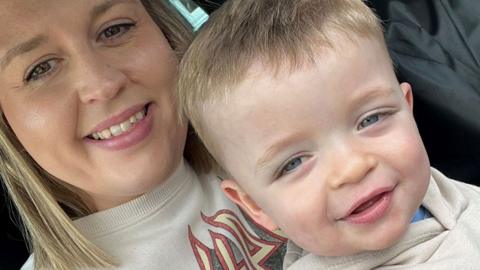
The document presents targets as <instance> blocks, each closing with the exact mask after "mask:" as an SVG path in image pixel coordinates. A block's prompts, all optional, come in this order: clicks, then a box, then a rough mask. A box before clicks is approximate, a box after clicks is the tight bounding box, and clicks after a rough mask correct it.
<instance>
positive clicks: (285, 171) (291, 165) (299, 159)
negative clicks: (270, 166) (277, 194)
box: [280, 157, 305, 176]
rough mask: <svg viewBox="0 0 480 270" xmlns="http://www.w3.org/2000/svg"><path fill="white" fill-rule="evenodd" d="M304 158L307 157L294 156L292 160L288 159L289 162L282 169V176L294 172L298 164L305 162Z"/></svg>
mask: <svg viewBox="0 0 480 270" xmlns="http://www.w3.org/2000/svg"><path fill="white" fill-rule="evenodd" d="M304 158H305V157H295V158H292V159H291V160H290V161H288V163H287V164H285V165H284V166H283V167H282V169H281V171H280V176H282V175H285V174H289V173H291V172H293V171H294V170H295V169H297V168H298V166H300V165H301V164H302V163H303V160H304Z"/></svg>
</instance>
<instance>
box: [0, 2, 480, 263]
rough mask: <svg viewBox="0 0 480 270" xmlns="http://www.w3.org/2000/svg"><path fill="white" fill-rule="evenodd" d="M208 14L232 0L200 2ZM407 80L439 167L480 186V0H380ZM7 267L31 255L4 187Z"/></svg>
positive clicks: (2, 246)
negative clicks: (411, 88) (226, 1)
mask: <svg viewBox="0 0 480 270" xmlns="http://www.w3.org/2000/svg"><path fill="white" fill-rule="evenodd" d="M195 2H197V4H198V5H200V6H201V7H203V8H204V9H205V11H206V12H207V13H211V12H213V11H214V10H215V9H216V8H218V7H219V6H220V5H221V3H223V2H224V0H196V1H195ZM369 5H370V6H371V7H372V8H373V9H374V10H375V11H376V12H377V14H378V15H379V16H380V17H381V18H382V20H383V21H384V26H385V37H386V41H387V44H388V46H389V50H390V54H391V56H392V59H393V62H394V64H395V67H396V71H397V75H398V78H399V81H407V82H409V83H410V84H411V85H412V87H413V93H414V103H415V105H414V115H415V118H416V120H417V124H418V127H419V130H420V133H421V135H422V137H423V140H424V143H425V146H426V148H427V152H428V154H429V156H430V161H431V165H432V166H433V167H436V168H437V169H439V170H440V171H442V172H444V173H445V174H446V175H447V176H449V177H451V178H454V179H458V180H461V181H464V182H467V183H471V184H474V185H480V166H479V165H480V139H479V138H480V76H479V74H480V17H479V16H478V14H480V2H478V1H476V0H458V1H449V0H373V1H369ZM0 215H1V221H0V222H1V223H0V224H1V231H0V269H1V270H8V269H19V268H20V267H21V265H22V264H23V262H25V260H26V259H27V257H28V252H27V249H26V245H25V241H24V238H23V236H22V234H21V233H20V231H19V229H18V223H19V221H18V219H17V218H15V212H14V210H13V207H12V206H11V203H10V202H9V200H8V197H7V195H6V192H5V191H4V190H3V186H2V191H1V192H0Z"/></svg>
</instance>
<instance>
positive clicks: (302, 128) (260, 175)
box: [206, 39, 430, 256]
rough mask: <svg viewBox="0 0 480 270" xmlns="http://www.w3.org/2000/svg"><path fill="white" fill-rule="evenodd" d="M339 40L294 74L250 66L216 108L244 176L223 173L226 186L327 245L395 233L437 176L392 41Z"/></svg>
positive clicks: (304, 237) (322, 248)
mask: <svg viewBox="0 0 480 270" xmlns="http://www.w3.org/2000/svg"><path fill="white" fill-rule="evenodd" d="M336 44H342V45H341V46H340V47H338V48H337V50H332V49H327V50H324V51H323V52H322V53H320V54H319V55H320V56H319V57H318V59H316V60H317V61H316V62H317V63H316V64H314V65H310V66H306V67H305V68H302V69H300V70H298V71H296V72H293V73H291V74H287V73H286V72H285V73H282V74H280V75H278V76H276V77H273V76H272V73H271V72H270V71H269V70H268V69H267V68H265V67H264V66H261V65H260V64H258V65H254V66H252V68H251V70H250V72H249V74H250V75H249V78H248V79H247V80H245V81H244V82H242V83H241V85H239V86H238V87H237V88H236V89H235V90H234V93H233V95H232V96H231V97H230V98H229V99H228V102H227V103H226V104H225V105H223V106H222V105H220V106H217V105H218V104H216V106H212V108H210V109H209V110H210V111H208V113H209V116H207V119H206V120H207V121H209V123H214V124H212V127H214V128H211V130H212V132H214V134H213V135H214V137H213V139H214V140H215V142H216V143H217V144H218V146H219V147H218V148H219V149H221V152H220V156H221V160H222V162H223V165H224V166H225V167H226V168H227V170H228V171H229V172H230V173H231V174H232V175H233V177H234V178H235V180H236V182H235V181H232V180H226V181H224V182H223V183H222V187H223V189H224V191H225V192H226V194H227V195H228V196H229V197H230V198H231V199H233V200H234V201H236V202H237V203H238V204H240V205H241V206H242V207H243V209H244V210H246V212H247V213H249V214H250V215H251V216H252V217H253V219H255V220H256V221H257V222H258V223H260V224H262V225H264V226H265V227H267V228H269V229H275V228H276V227H277V226H278V227H279V228H281V229H282V230H283V231H284V232H285V233H286V234H287V235H288V236H289V238H290V239H292V240H293V241H294V242H296V243H297V244H298V245H300V246H302V247H303V248H305V249H306V250H308V251H310V252H312V253H315V254H317V255H326V256H341V255H349V254H354V253H358V252H361V251H366V250H379V249H383V248H385V247H387V246H390V245H391V244H393V243H394V242H395V241H397V240H398V239H399V238H400V237H401V236H402V234H403V233H404V232H405V230H406V229H407V227H408V226H409V224H410V220H411V218H412V216H413V213H414V212H415V210H416V209H417V208H418V207H419V205H420V203H421V201H422V198H423V196H424V194H425V192H426V189H427V186H428V182H429V176H430V170H429V161H428V158H427V155H426V152H425V149H424V146H423V143H422V141H421V139H420V136H419V133H418V131H417V127H416V124H415V122H414V119H413V116H412V93H411V89H410V86H409V85H408V84H402V85H399V84H398V82H397V80H396V78H395V75H394V73H393V70H392V67H391V64H390V62H389V58H388V55H387V53H386V51H385V49H384V48H383V46H381V45H380V44H379V42H375V41H372V40H365V39H363V40H361V41H359V42H358V44H353V43H351V42H350V41H347V40H346V39H340V40H337V42H336ZM214 107H215V108H214ZM213 125H214V126H213ZM237 184H238V185H237ZM247 194H248V195H247Z"/></svg>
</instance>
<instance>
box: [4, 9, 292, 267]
mask: <svg viewBox="0 0 480 270" xmlns="http://www.w3.org/2000/svg"><path fill="white" fill-rule="evenodd" d="M0 13H1V14H0V35H1V36H2V38H1V40H0V112H1V118H0V119H1V120H0V158H1V162H0V173H1V177H2V179H3V181H4V184H5V186H6V187H7V189H8V192H9V195H10V197H11V198H12V201H13V203H14V204H15V206H16V207H17V209H18V211H19V213H20V216H21V219H22V221H23V224H24V227H25V232H26V237H27V238H28V243H29V247H30V251H31V252H32V256H31V257H30V258H29V260H28V261H27V262H26V264H25V265H24V266H23V268H22V269H103V268H114V269H198V268H200V269H205V268H209V267H210V268H214V269H227V268H228V267H229V265H233V266H234V267H237V266H238V267H247V268H249V269H255V268H261V267H263V269H268V268H270V269H277V268H279V267H278V266H281V261H282V252H283V241H285V239H284V238H282V237H281V236H278V235H276V234H262V237H259V236H258V234H257V233H258V232H259V231H258V230H255V231H254V230H252V229H251V228H250V227H248V226H246V225H245V224H246V220H245V219H244V217H243V216H242V215H241V213H240V212H239V211H238V209H237V208H236V207H235V206H233V204H231V203H229V202H228V201H227V200H226V199H225V198H224V197H223V196H222V195H221V192H220V190H219V189H218V188H217V183H215V182H216V177H214V176H213V175H210V174H206V173H203V172H207V171H208V166H201V165H200V164H199V163H196V164H195V163H192V165H194V166H193V167H195V168H196V170H193V169H192V168H191V167H190V165H189V164H190V162H189V161H187V160H185V158H184V156H191V157H193V158H194V157H195V150H194V148H195V147H193V146H192V145H193V144H192V145H188V144H187V145H188V146H187V147H186V148H185V141H186V137H187V130H188V125H187V123H185V122H180V121H179V120H178V117H177V109H176V104H175V103H174V88H175V83H176V78H177V65H178V60H179V58H180V57H181V55H182V53H183V51H184V50H185V48H186V46H187V44H188V43H189V40H190V37H191V33H190V30H189V28H188V27H187V26H186V25H185V24H184V23H183V21H182V20H181V19H180V18H179V17H177V16H176V15H175V12H173V11H172V10H171V8H170V6H169V5H168V3H167V1H163V0H144V1H140V0H82V1H56V0H43V1H35V0H20V1H2V2H0ZM187 142H188V143H192V142H193V141H191V140H187ZM184 149H186V150H185V152H184ZM190 161H191V159H190ZM255 232H257V233H255ZM252 247H254V248H253V249H252ZM229 269H230V268H229ZM235 269H236V268H235Z"/></svg>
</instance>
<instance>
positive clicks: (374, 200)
mask: <svg viewBox="0 0 480 270" xmlns="http://www.w3.org/2000/svg"><path fill="white" fill-rule="evenodd" d="M382 196H383V193H382V194H378V195H377V196H375V197H373V198H372V199H370V200H368V201H366V202H364V203H362V204H361V205H359V206H358V207H357V208H356V209H355V210H354V211H353V212H352V215H354V214H358V213H360V212H362V211H363V210H365V209H367V208H369V207H370V206H372V205H373V204H375V202H377V201H378V200H379V199H380V198H381V197H382Z"/></svg>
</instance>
